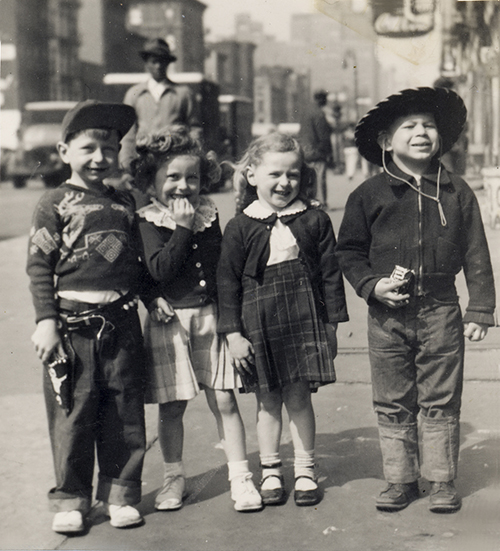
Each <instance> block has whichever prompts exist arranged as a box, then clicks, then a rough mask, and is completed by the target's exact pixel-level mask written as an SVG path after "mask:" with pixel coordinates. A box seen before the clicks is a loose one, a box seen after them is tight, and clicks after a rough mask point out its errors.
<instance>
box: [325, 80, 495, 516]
mask: <svg viewBox="0 0 500 551" xmlns="http://www.w3.org/2000/svg"><path fill="white" fill-rule="evenodd" d="M466 116H467V111H466V108H465V105H464V103H463V101H462V99H461V98H460V97H459V96H458V95H457V94H456V93H455V92H453V91H451V90H447V89H444V88H418V89H411V90H403V91H402V92H399V93H398V94H394V95H392V96H390V97H389V98H387V99H385V100H383V101H382V102H380V103H379V104H378V105H377V106H375V107H374V108H373V109H371V110H370V111H369V112H368V113H367V114H366V115H365V117H363V118H362V119H361V120H360V121H359V123H358V125H357V127H356V131H355V140H356V145H357V147H358V149H359V151H360V153H361V155H363V157H364V158H365V159H367V160H368V161H370V162H371V163H374V164H377V165H379V166H381V167H383V169H384V171H383V172H382V173H380V174H378V175H376V176H374V177H372V178H370V179H368V180H366V181H365V182H364V183H363V184H361V185H360V186H359V187H358V188H357V189H356V190H355V191H354V192H353V193H351V195H350V197H349V199H348V201H347V204H346V209H345V213H344V218H343V221H342V224H341V227H340V231H339V238H338V245H337V248H336V253H337V255H338V259H339V262H340V266H341V268H342V270H343V272H344V274H345V276H346V278H347V279H348V280H349V282H350V283H351V284H352V286H353V287H354V289H355V290H356V292H357V294H358V295H360V296H361V297H363V298H364V299H365V300H366V301H367V303H368V306H369V314H368V343H369V356H370V364H371V372H372V385H373V403H374V407H375V411H376V413H377V417H378V426H379V438H380V446H381V450H382V458H383V466H384V475H385V478H386V480H387V482H388V486H387V488H386V489H385V490H384V491H383V492H382V493H381V494H380V496H379V497H378V498H377V502H376V506H377V508H378V509H380V510H385V511H398V510H401V509H403V508H404V507H406V506H407V505H408V504H409V503H410V502H411V501H413V500H414V499H416V498H417V497H418V492H419V489H418V482H417V481H418V478H419V476H420V460H419V459H420V458H419V443H418V442H419V429H418V424H417V416H418V414H420V436H421V440H422V451H423V458H422V459H423V465H422V474H423V476H424V477H425V478H426V479H427V480H428V481H430V482H431V492H430V505H429V509H430V510H431V511H433V512H453V511H456V510H458V509H459V508H460V505H461V503H460V499H459V497H458V496H457V492H456V490H455V487H454V482H453V481H454V479H455V478H456V475H457V463H458V451H459V417H460V405H461V394H462V385H463V368H464V336H465V337H467V338H468V339H469V340H471V341H480V340H482V339H483V338H484V337H485V335H486V333H487V329H488V326H493V325H494V324H495V323H494V317H493V313H494V308H495V291H494V280H493V272H492V267H491V262H490V256H489V252H488V245H487V242H486V237H485V234H484V229H483V224H482V221H481V215H480V210H479V206H478V203H477V200H476V197H475V195H474V193H473V191H472V190H471V188H470V187H469V186H468V185H467V183H466V182H465V181H464V180H463V179H462V178H460V177H459V176H457V175H454V174H451V173H448V172H447V171H446V170H445V169H444V168H443V167H442V165H441V163H440V156H441V154H443V153H445V152H446V151H448V150H449V149H450V148H451V147H452V146H453V144H454V143H455V141H456V140H457V139H458V137H459V135H460V132H461V131H462V129H463V127H464V124H465V121H466ZM461 269H463V270H464V274H465V278H466V281H467V287H468V294H469V304H468V306H467V309H466V313H465V315H464V317H463V318H462V314H461V311H460V306H459V302H458V296H457V291H456V288H455V276H456V275H457V274H458V272H459V271H460V270H461ZM393 270H394V273H393ZM391 275H392V277H391Z"/></svg>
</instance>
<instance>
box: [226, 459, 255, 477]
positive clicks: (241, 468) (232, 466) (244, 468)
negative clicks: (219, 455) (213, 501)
mask: <svg viewBox="0 0 500 551" xmlns="http://www.w3.org/2000/svg"><path fill="white" fill-rule="evenodd" d="M227 470H228V479H229V480H233V478H237V477H238V476H245V475H246V474H249V473H250V469H249V468H248V461H247V460H246V459H245V460H244V461H228V462H227Z"/></svg>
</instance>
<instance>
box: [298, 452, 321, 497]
mask: <svg viewBox="0 0 500 551" xmlns="http://www.w3.org/2000/svg"><path fill="white" fill-rule="evenodd" d="M293 467H294V474H295V489H296V490H302V491H307V490H314V489H316V488H317V487H318V485H317V484H316V475H315V473H314V450H295V457H294V462H293ZM303 477H305V478H303ZM297 479H298V480H297Z"/></svg>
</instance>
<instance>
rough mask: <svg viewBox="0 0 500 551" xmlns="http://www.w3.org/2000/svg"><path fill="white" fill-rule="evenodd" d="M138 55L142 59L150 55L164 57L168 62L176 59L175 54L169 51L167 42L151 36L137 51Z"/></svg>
mask: <svg viewBox="0 0 500 551" xmlns="http://www.w3.org/2000/svg"><path fill="white" fill-rule="evenodd" d="M139 55H140V56H141V57H142V59H143V60H144V61H146V59H147V58H148V57H149V56H152V55H153V56H155V57H159V58H162V59H166V60H167V61H169V62H170V61H175V60H176V59H177V58H176V57H175V55H173V54H172V53H171V51H170V48H169V46H168V44H167V43H166V42H165V40H163V39H162V38H153V39H152V40H148V41H147V42H146V43H145V44H144V47H143V49H142V50H141V51H140V52H139Z"/></svg>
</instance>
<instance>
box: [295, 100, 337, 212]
mask: <svg viewBox="0 0 500 551" xmlns="http://www.w3.org/2000/svg"><path fill="white" fill-rule="evenodd" d="M327 96H328V94H327V93H326V92H325V91H324V90H319V91H317V92H316V93H315V94H314V106H313V107H312V108H311V109H309V110H308V111H307V112H306V115H305V116H304V117H303V120H302V121H301V123H300V132H299V142H300V144H301V145H302V147H303V150H304V155H305V160H306V162H307V163H309V164H310V165H311V166H312V167H313V168H314V170H315V171H316V182H317V194H318V199H319V200H320V201H321V203H322V205H323V206H324V207H325V208H328V189H327V181H326V169H327V167H328V164H329V163H332V161H333V160H332V142H331V134H332V128H331V126H330V125H329V124H328V121H327V118H326V115H325V109H326V103H327Z"/></svg>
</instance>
